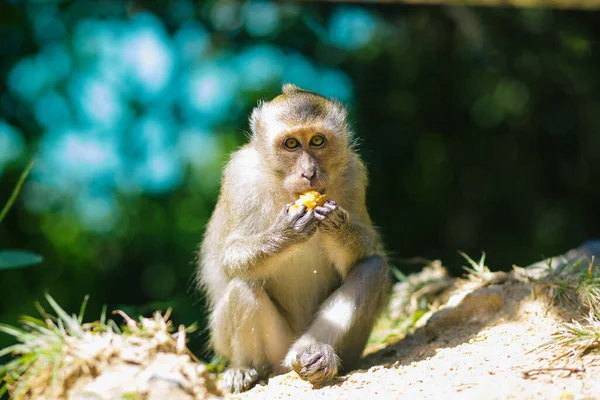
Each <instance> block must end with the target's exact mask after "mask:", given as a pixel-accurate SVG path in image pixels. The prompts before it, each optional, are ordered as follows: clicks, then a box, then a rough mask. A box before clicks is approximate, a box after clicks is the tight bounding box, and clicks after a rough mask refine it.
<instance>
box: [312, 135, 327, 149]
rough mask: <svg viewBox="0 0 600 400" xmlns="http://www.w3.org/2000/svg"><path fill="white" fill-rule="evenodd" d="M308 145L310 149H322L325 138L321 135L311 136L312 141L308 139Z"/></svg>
mask: <svg viewBox="0 0 600 400" xmlns="http://www.w3.org/2000/svg"><path fill="white" fill-rule="evenodd" d="M310 145H311V146H312V147H323V146H324V145H325V137H323V136H321V135H316V136H313V137H312V139H310Z"/></svg>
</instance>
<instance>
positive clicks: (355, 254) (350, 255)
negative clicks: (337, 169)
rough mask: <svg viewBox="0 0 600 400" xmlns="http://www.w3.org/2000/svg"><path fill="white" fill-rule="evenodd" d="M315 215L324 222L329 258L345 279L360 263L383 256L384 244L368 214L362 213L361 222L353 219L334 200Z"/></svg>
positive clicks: (358, 219)
mask: <svg viewBox="0 0 600 400" xmlns="http://www.w3.org/2000/svg"><path fill="white" fill-rule="evenodd" d="M315 213H316V215H317V218H320V219H321V224H320V226H319V229H320V230H321V231H322V232H323V233H324V234H325V235H324V236H325V238H324V241H325V248H326V250H327V253H328V255H329V258H330V259H331V260H332V261H333V263H334V265H335V267H336V268H337V269H338V271H339V272H340V273H341V274H342V276H343V277H346V276H348V273H349V272H350V269H351V268H352V266H353V265H354V264H355V263H356V262H357V261H359V260H361V259H363V258H365V257H369V256H373V255H380V256H381V255H383V248H382V246H381V240H380V239H379V235H378V233H377V231H376V230H375V228H373V226H372V224H371V223H370V220H369V217H368V215H367V214H366V210H365V211H364V213H360V212H358V213H357V214H358V218H351V217H350V215H349V214H348V212H347V211H346V210H345V209H344V208H342V207H341V206H339V205H337V204H336V203H335V201H331V200H330V201H328V202H326V203H325V204H324V205H323V206H322V207H317V208H315ZM363 221H364V222H363Z"/></svg>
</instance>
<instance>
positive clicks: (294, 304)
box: [265, 233, 341, 334]
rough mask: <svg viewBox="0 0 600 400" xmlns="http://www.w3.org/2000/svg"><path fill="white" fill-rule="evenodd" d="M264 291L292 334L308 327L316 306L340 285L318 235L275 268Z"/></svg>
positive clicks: (336, 273) (338, 276) (337, 274)
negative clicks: (287, 323)
mask: <svg viewBox="0 0 600 400" xmlns="http://www.w3.org/2000/svg"><path fill="white" fill-rule="evenodd" d="M276 271H277V272H276V273H275V275H274V276H273V277H271V278H269V279H268V280H267V281H266V282H265V284H266V285H265V289H266V291H267V293H268V294H269V296H270V297H271V299H272V300H273V302H274V303H275V305H276V306H277V307H278V308H279V310H280V312H281V314H282V315H283V316H284V317H285V318H286V320H287V321H288V322H289V324H290V327H291V328H292V330H294V332H295V333H297V334H300V333H302V332H303V331H304V330H306V328H307V327H308V326H309V325H310V322H311V321H312V320H313V318H314V316H315V314H316V312H317V311H318V310H319V307H320V305H321V303H323V301H325V299H327V297H328V296H329V295H330V294H331V293H333V291H334V290H335V289H337V288H338V287H339V286H340V284H341V276H340V275H339V273H338V272H337V270H336V269H335V268H334V266H333V264H332V263H331V262H330V260H329V259H328V258H327V255H326V254H325V252H324V251H323V246H322V243H321V240H320V236H319V234H318V233H317V234H316V235H315V236H314V237H313V238H312V239H311V240H309V241H308V242H306V243H304V244H302V245H300V246H298V248H297V249H296V250H295V251H294V252H293V253H292V254H290V256H289V257H287V258H285V259H282V260H281V261H280V263H279V265H277V268H276Z"/></svg>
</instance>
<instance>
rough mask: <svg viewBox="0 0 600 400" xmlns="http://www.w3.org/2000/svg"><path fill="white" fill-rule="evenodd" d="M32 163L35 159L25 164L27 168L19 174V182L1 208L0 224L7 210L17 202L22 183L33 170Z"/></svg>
mask: <svg viewBox="0 0 600 400" xmlns="http://www.w3.org/2000/svg"><path fill="white" fill-rule="evenodd" d="M34 163H35V159H34V160H31V161H30V162H29V164H27V167H26V168H25V170H24V171H23V172H22V173H21V176H20V177H19V180H18V181H17V185H16V186H15V188H14V189H13V191H12V193H11V194H10V197H9V198H8V201H7V202H6V204H5V205H4V207H3V208H2V211H0V224H1V223H2V220H4V217H6V214H8V210H10V209H11V207H12V206H13V204H14V202H15V201H16V200H17V197H18V196H19V192H20V191H21V188H22V187H23V183H25V179H27V176H28V175H29V172H30V171H31V168H33V164H34Z"/></svg>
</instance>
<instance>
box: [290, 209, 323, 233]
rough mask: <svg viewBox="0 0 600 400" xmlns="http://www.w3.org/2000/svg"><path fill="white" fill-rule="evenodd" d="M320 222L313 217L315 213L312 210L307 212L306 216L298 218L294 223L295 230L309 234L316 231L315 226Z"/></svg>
mask: <svg viewBox="0 0 600 400" xmlns="http://www.w3.org/2000/svg"><path fill="white" fill-rule="evenodd" d="M319 222H320V221H319V220H318V219H317V218H316V217H315V213H314V212H313V211H312V210H308V211H307V212H306V214H304V215H303V216H302V217H300V218H299V219H298V220H297V221H296V223H295V225H294V226H295V228H296V230H297V231H300V232H311V231H313V230H316V229H317V224H318V223H319Z"/></svg>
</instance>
